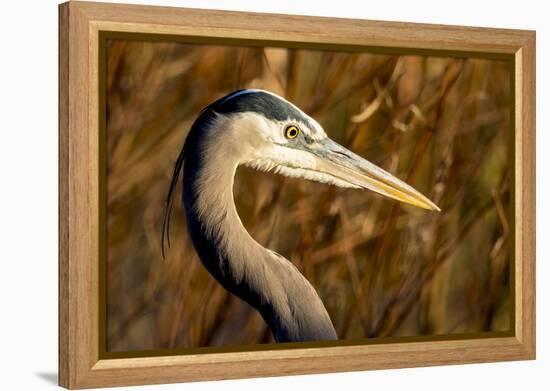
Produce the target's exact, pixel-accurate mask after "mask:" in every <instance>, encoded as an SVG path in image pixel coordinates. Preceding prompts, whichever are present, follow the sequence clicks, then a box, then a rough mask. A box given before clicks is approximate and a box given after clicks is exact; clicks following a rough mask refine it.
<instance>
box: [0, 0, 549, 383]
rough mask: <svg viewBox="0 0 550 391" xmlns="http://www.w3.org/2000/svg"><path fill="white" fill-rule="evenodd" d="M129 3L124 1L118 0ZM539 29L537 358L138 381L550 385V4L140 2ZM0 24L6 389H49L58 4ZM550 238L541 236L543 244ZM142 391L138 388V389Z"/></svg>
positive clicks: (21, 4)
mask: <svg viewBox="0 0 550 391" xmlns="http://www.w3.org/2000/svg"><path fill="white" fill-rule="evenodd" d="M120 2H123V1H120ZM133 2H134V3H144V4H159V5H176V6H187V7H198V8H217V9H233V10H246V11H257V12H275V13H292V14H303V15H322V16H339V17H354V18H365V19H382V20H398V21H411V22H412V21H414V22H426V23H443V24H459V25H474V26H488V27H505V28H522V29H531V30H537V53H538V55H537V57H538V58H537V70H538V72H537V102H538V105H537V106H538V113H537V167H538V170H537V171H538V172H537V183H538V186H537V199H538V200H539V202H538V205H537V232H538V240H537V260H538V262H537V277H538V278H537V330H538V343H537V356H538V359H537V360H536V361H528V362H511V363H496V364H478V365H461V366H447V367H436V368H421V369H404V370H386V371H372V372H362V373H345V374H330V375H316V376H295V377H284V378H270V379H255V380H237V381H224V382H205V383H194V384H185V385H181V384H176V385H168V386H156V387H149V386H146V387H141V388H140V389H144V388H145V389H149V388H152V389H155V390H161V389H162V390H164V389H166V390H168V389H170V390H175V389H186V390H215V389H219V388H220V387H223V388H224V389H225V390H256V389H264V390H271V389H278V390H279V389H282V388H287V389H294V388H298V387H300V388H302V387H304V388H307V389H310V390H313V389H341V390H342V389H348V388H356V389H366V388H368V389H383V390H388V389H389V390H393V389H401V390H404V389H406V390H438V391H440V390H445V391H450V390H468V389H472V390H481V389H485V390H489V389H491V390H517V389H526V390H542V389H546V390H548V389H550V388H549V387H550V375H549V372H550V359H549V355H550V346H549V341H548V329H549V327H550V324H549V316H550V315H549V313H550V306H549V305H548V295H549V286H550V282H549V280H548V277H549V275H548V272H549V268H548V265H547V262H546V261H547V259H548V257H549V255H550V248H549V242H548V232H549V230H550V220H549V219H550V216H549V213H548V203H547V202H545V201H546V200H547V199H548V198H549V197H550V187H549V185H548V183H549V182H548V177H547V175H548V172H549V171H550V153H549V152H548V151H546V150H547V149H549V148H550V140H549V133H548V130H549V129H548V120H549V115H548V112H549V109H550V108H549V103H550V102H549V90H550V85H549V83H548V80H549V77H548V73H549V72H550V64H549V59H548V48H549V42H548V41H549V34H550V32H549V28H548V24H550V21H549V18H548V16H549V15H550V12H546V11H545V10H544V8H545V3H546V4H547V2H545V1H527V0H523V1H517V0H516V1H514V2H508V1H506V2H505V1H491V2H484V1H480V0H476V1H470V0H462V1H459V2H457V1H454V2H445V1H441V0H439V1H423V0H413V1H410V0H408V1H407V0H402V1H401V0H399V1H397V0H389V1H358V0H355V1H352V0H336V1H334V0H331V1H327V2H321V1H314V0H309V1H301V2H298V1H296V0H295V1H292V0H275V1H258V0H256V1H252V0H251V1H245V0H242V1H238V0H231V1H221V0H218V1H216V0H187V1H184V0H182V1H168V0H162V1H137V0H136V1H133ZM1 9H2V11H1V13H0V18H1V21H0V29H1V35H0V36H1V46H0V98H1V102H0V108H1V111H0V169H1V176H0V227H1V230H2V231H1V234H0V238H1V240H0V246H1V248H0V251H1V252H0V254H1V255H0V257H1V258H0V262H1V264H0V279H1V282H0V289H1V292H0V293H1V294H0V298H1V300H2V301H1V307H0V328H1V330H0V338H1V343H0V360H2V363H1V365H2V371H1V373H0V388H1V389H3V390H18V389H25V390H37V389H48V388H50V389H51V388H54V387H56V386H55V383H56V378H57V1H52V0H47V1H45V0H39V1H30V0H26V1H5V2H2V4H1ZM545 239H546V241H545ZM135 389H138V388H137V387H136V388H135Z"/></svg>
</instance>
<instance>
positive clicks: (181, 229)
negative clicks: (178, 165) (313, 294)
mask: <svg viewBox="0 0 550 391" xmlns="http://www.w3.org/2000/svg"><path fill="white" fill-rule="evenodd" d="M510 71H511V68H510V66H509V64H508V63H506V62H499V61H494V60H485V59H460V58H439V57H424V56H416V55H403V56H396V55H381V54H368V53H345V52H334V51H310V50H290V49H284V48H259V47H238V46H208V45H191V44H189V45H187V44H175V43H161V42H140V41H124V40H111V41H109V42H108V48H107V75H106V77H107V187H108V190H107V191H108V194H107V208H108V210H107V221H108V228H107V234H108V240H107V253H108V256H107V281H106V282H107V341H108V347H107V349H108V351H130V350H132V351H135V350H149V349H167V348H184V347H202V346H229V345H240V344H257V343H269V342H273V339H272V336H271V333H270V331H269V329H267V326H266V325H265V323H264V322H263V320H262V319H261V317H260V315H259V314H258V313H257V312H256V311H255V310H253V309H252V308H251V307H249V306H248V305H247V304H245V303H244V302H242V301H240V300H239V299H237V298H236V297H234V296H232V295H231V294H228V293H227V292H226V291H225V290H224V289H223V288H222V287H221V286H220V285H218V284H217V283H216V282H215V280H214V279H213V278H212V277H211V276H210V275H209V274H208V272H207V271H206V270H205V269H204V268H203V266H202V265H201V263H200V260H199V259H198V258H197V255H196V254H195V251H194V249H193V247H192V244H191V242H190V240H189V238H188V236H187V232H186V226H185V216H184V212H183V209H182V208H181V205H180V203H179V202H178V203H177V205H175V207H174V210H173V215H172V222H173V223H172V230H171V237H172V248H171V249H170V250H169V251H168V252H167V258H166V259H165V260H163V258H162V253H161V241H160V240H161V230H162V220H163V215H164V207H165V200H166V194H167V191H168V187H169V183H170V178H171V175H172V170H173V165H174V162H175V159H176V157H177V156H178V153H179V151H180V148H181V146H182V144H183V142H184V139H185V136H186V133H187V131H188V129H189V127H190V125H191V124H192V122H193V120H194V119H195V117H196V116H197V114H198V113H199V111H200V110H201V109H202V108H203V107H204V106H206V105H208V104H209V103H210V102H212V101H214V100H215V99H217V98H219V97H221V96H223V95H225V94H227V93H229V92H231V91H233V90H235V89H239V88H252V87H255V88H263V89H267V90H270V91H273V92H275V93H277V94H280V95H282V96H285V97H286V98H287V99H289V100H290V101H292V102H293V103H295V104H296V105H298V106H299V107H300V108H302V109H303V110H304V111H305V112H307V113H308V114H310V115H311V116H313V117H314V118H315V119H317V120H318V121H319V122H320V123H321V125H323V127H324V128H325V130H326V131H327V133H328V135H329V136H330V137H331V138H333V139H334V140H336V141H338V142H339V143H341V144H343V145H345V146H347V147H349V148H350V149H351V150H353V151H355V152H356V153H358V154H360V155H362V156H364V157H366V158H367V159H369V160H370V161H371V162H373V163H375V164H377V165H380V166H381V167H383V168H384V169H386V170H388V171H390V172H391V173H393V174H395V175H396V176H398V177H399V178H401V179H404V180H406V181H407V182H408V183H409V184H411V185H412V186H414V187H415V188H416V189H418V190H419V191H421V192H422V193H424V194H426V195H427V196H428V197H429V198H431V199H432V200H433V201H435V202H436V203H437V204H438V205H439V206H440V207H441V209H442V212H441V213H433V212H427V211H424V210H421V209H416V208H414V207H409V206H406V205H403V204H400V203H397V202H395V201H392V200H389V199H384V198H382V197H380V196H378V195H376V194H374V193H371V192H364V191H357V190H345V189H340V188H336V187H332V186H326V185H323V184H317V183H313V182H307V181H305V180H299V179H289V178H285V177H282V176H277V175H274V174H266V173H260V172H257V171H254V170H251V169H246V168H239V170H238V173H237V177H236V182H235V187H234V194H235V201H236V203H237V208H238V210H239V213H240V216H241V218H242V220H243V223H244V225H245V227H246V228H247V229H248V230H249V232H250V233H251V235H252V236H253V237H254V238H255V239H256V240H257V241H258V242H260V243H261V244H262V245H264V246H266V247H268V248H270V249H272V250H275V251H277V252H278V253H280V254H282V255H284V256H285V257H287V258H288V259H290V260H291V261H292V262H294V263H295V264H296V265H297V267H298V268H299V269H300V270H301V272H302V273H303V274H304V275H305V276H306V277H307V279H308V280H309V281H310V282H311V283H312V284H313V286H314V287H315V288H316V289H317V291H318V293H319V295H320V296H321V298H322V300H323V302H324V303H325V305H326V307H327V310H328V312H329V314H330V316H331V318H332V321H333V323H334V325H335V328H336V330H337V333H338V335H339V338H341V339H358V338H365V337H368V338H371V337H384V336H416V335H435V334H453V333H476V332H485V331H502V330H508V329H509V328H510V327H511V318H510V317H511V310H512V307H511V306H512V302H511V297H510V293H511V288H510V269H509V264H510V256H511V251H510V237H509V232H510V224H511V223H512V222H511V221H510V220H509V218H510V207H511V195H510V187H511V184H512V181H511V175H512V174H513V172H512V171H511V166H510V165H509V164H508V161H509V158H510V157H511V156H512V151H511V150H510V149H509V141H510V129H511V124H512V117H511V108H512V104H513V96H512V90H511V83H510V82H511V73H510ZM176 198H177V200H178V201H179V200H180V199H181V193H180V187H178V195H177V196H176Z"/></svg>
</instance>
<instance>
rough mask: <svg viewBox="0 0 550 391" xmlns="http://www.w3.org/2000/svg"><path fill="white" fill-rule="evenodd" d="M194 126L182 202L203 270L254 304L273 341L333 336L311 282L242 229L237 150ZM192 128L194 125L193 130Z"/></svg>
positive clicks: (324, 338)
mask: <svg viewBox="0 0 550 391" xmlns="http://www.w3.org/2000/svg"><path fill="white" fill-rule="evenodd" d="M198 128H199V127H194V131H195V132H199V134H194V135H192V134H190V135H189V136H188V139H187V141H186V145H185V151H186V152H185V163H184V167H183V170H184V176H183V177H184V184H183V201H184V205H185V210H186V217H187V223H188V227H189V232H190V235H191V238H192V241H193V244H194V246H195V249H196V250H197V253H198V254H199V257H200V258H201V260H202V262H203V264H204V265H205V267H206V268H207V269H208V271H209V272H210V273H211V274H212V275H213V276H214V277H215V278H216V279H217V280H218V282H219V283H220V284H222V285H223V286H224V288H225V289H227V290H228V291H230V292H232V293H233V294H235V295H237V296H238V297H240V298H241V299H243V300H244V301H246V302H248V303H249V304H250V305H252V306H253V307H255V308H256V309H257V310H258V311H259V312H260V313H261V315H262V316H263V318H264V319H265V321H266V322H267V324H268V325H269V327H270V329H271V331H272V332H273V335H274V337H275V340H276V341H278V342H297V341H314V340H329V339H336V338H337V337H336V332H335V331H334V327H333V326H332V323H331V321H330V318H329V315H328V313H327V311H326V309H325V307H324V306H323V303H322V302H321V299H320V298H319V296H318V295H317V293H316V292H315V289H314V288H313V287H312V286H311V284H310V283H309V282H308V281H307V280H306V279H305V278H304V277H303V276H302V274H301V273H300V272H299V271H298V270H297V269H296V267H295V266H294V265H293V264H292V263H291V262H289V261H288V260H286V259H285V258H283V257H282V256H280V255H278V254H276V253H274V252H273V251H270V250H268V249H265V248H264V247H262V246H261V245H260V244H259V243H257V242H256V241H255V240H254V239H253V238H252V237H251V236H250V234H249V233H248V232H247V231H246V229H245V228H244V226H243V224H242V222H241V220H240V218H239V216H238V214H237V210H236V207H235V203H234V200H233V181H234V176H235V172H236V169H237V166H238V165H239V158H240V156H239V155H240V153H242V151H239V150H238V148H236V147H235V145H232V144H231V142H230V141H229V140H227V139H226V140H224V137H223V136H221V137H220V136H219V134H218V135H217V136H215V137H209V133H210V136H212V133H211V132H214V131H215V132H220V131H223V130H221V129H215V128H213V127H212V126H209V127H202V128H201V129H198ZM192 131H193V129H192Z"/></svg>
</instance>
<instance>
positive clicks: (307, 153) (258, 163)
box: [210, 90, 440, 210]
mask: <svg viewBox="0 0 550 391" xmlns="http://www.w3.org/2000/svg"><path fill="white" fill-rule="evenodd" d="M210 108H211V109H212V110H213V111H214V112H216V113H218V114H220V116H219V117H220V118H221V119H222V120H223V121H224V122H225V121H226V123H225V124H224V128H226V129H227V128H229V132H228V134H230V138H228V139H227V140H225V141H224V142H225V143H226V148H227V150H230V151H234V150H238V154H239V163H240V164H244V165H247V166H250V167H253V168H256V169H259V170H264V171H274V172H276V173H279V174H283V175H286V176H290V177H299V178H305V179H309V180H313V181H318V182H323V183H329V184H334V185H337V186H341V187H349V188H356V189H368V190H372V191H374V192H376V193H379V194H382V195H384V196H387V197H390V198H393V199H396V200H398V201H401V202H405V203H408V204H412V205H415V206H418V207H421V208H424V209H430V210H440V209H439V208H438V207H437V206H436V205H435V204H434V203H433V202H432V201H430V200H429V199H428V198H427V197H425V196H424V195H422V194H421V193H420V192H418V191H417V190H415V189H414V188H412V187H411V186H409V185H408V184H406V183H405V182H403V181H401V180H400V179H398V178H396V177H395V176H393V175H391V174H390V173H388V172H386V171H385V170H383V169H381V168H379V167H377V166H376V165H374V164H372V163H371V162H369V161H368V160H366V159H364V158H362V157H361V156H359V155H357V154H355V153H353V152H351V151H350V150H348V149H347V148H344V147H343V146H341V145H339V144H338V143H336V142H335V141H333V140H331V139H330V138H329V137H328V136H327V134H326V133H325V131H324V130H323V128H322V126H321V125H320V124H319V123H318V122H317V121H315V120H314V119H313V118H311V117H310V116H308V115H307V114H305V113H304V112H303V111H301V110H300V109H299V108H298V107H296V106H295V105H293V104H292V103H290V102H288V101H287V100H285V99H283V98H282V97H280V96H278V95H275V94H273V93H271V92H268V91H264V90H240V91H236V92H234V93H232V94H230V95H227V96H226V97H224V98H222V99H220V100H218V101H217V102H215V103H214V104H212V105H211V106H210Z"/></svg>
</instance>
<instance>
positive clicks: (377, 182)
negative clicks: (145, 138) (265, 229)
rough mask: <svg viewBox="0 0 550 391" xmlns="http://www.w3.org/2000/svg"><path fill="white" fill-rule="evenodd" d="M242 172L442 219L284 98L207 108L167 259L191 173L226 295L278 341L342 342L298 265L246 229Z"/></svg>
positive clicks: (189, 203)
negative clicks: (326, 187)
mask: <svg viewBox="0 0 550 391" xmlns="http://www.w3.org/2000/svg"><path fill="white" fill-rule="evenodd" d="M241 164H242V165H246V166H249V167H253V168H256V169H259V170H263V171H274V172H276V173H279V174H283V175H286V176H290V177H299V178H305V179H310V180H314V181H318V182H324V183H329V184H333V185H337V186H341V187H351V188H356V189H369V190H373V191H375V192H377V193H380V194H382V195H385V196H387V197H391V198H394V199H396V200H399V201H402V202H406V203H409V204H413V205H416V206H419V207H421V208H425V209H431V210H439V208H438V207H437V206H436V205H435V204H434V203H433V202H431V201H430V200H429V199H428V198H426V197H425V196H423V195H422V194H420V193H419V192H418V191H416V190H415V189H413V188H412V187H411V186H409V185H407V184H406V183H404V182H402V181H400V180H399V179H397V178H395V177H394V176H392V175H391V174H389V173H388V172H386V171H384V170H382V169H381V168H379V167H377V166H375V165H374V164H372V163H370V162H368V161H367V160H365V159H363V158H362V157H360V156H358V155H356V154H354V153H353V152H351V151H349V150H347V149H346V148H344V147H342V146H341V145H339V144H337V143H335V142H334V141H332V140H331V139H329V138H328V137H327V134H326V133H325V131H324V130H323V128H322V127H321V125H319V123H318V122H317V121H315V120H314V119H313V118H311V117H309V116H308V115H307V114H305V113H304V112H302V111H301V110H300V109H299V108H298V107H296V106H294V105H293V104H292V103H290V102H288V101H287V100H285V99H283V98H282V97H280V96H278V95H276V94H274V93H271V92H268V91H264V90H253V89H245V90H238V91H235V92H233V93H231V94H229V95H226V96H225V97H223V98H221V99H219V100H217V101H215V102H214V103H212V104H210V105H209V106H208V107H206V108H205V109H204V110H203V111H202V112H201V113H200V114H199V116H198V118H197V119H196V120H195V122H194V123H193V125H192V127H191V130H190V131H189V134H188V135H187V138H186V140H185V143H184V146H183V148H182V150H181V153H180V155H179V157H178V159H177V161H176V164H175V168H174V174H173V177H172V182H171V185H170V190H169V192H168V200H167V206H166V213H165V219H164V226H163V234H162V238H163V254H164V237H165V232H166V231H168V232H169V225H170V212H171V208H172V204H173V196H174V191H175V187H176V184H177V182H178V178H179V175H180V172H181V171H182V169H183V178H184V180H183V194H182V196H183V204H184V208H185V212H186V217H187V225H188V230H189V233H190V235H191V240H192V242H193V245H194V247H195V249H196V251H197V253H198V255H199V257H200V259H201V261H202V263H203V264H204V266H205V267H206V268H207V269H208V271H209V272H210V273H211V274H212V275H213V276H214V277H215V278H216V280H217V281H218V282H219V283H220V284H221V285H222V286H223V287H224V288H225V289H227V290H228V291H229V292H231V293H233V294H234V295H236V296H238V297H239V298H241V299H242V300H244V301H246V302H247V303H249V304H250V305H251V306H253V307H254V308H256V309H257V310H258V311H259V312H260V314H261V315H262V317H263V319H264V320H265V322H266V323H267V324H268V326H269V328H270V329H271V331H272V333H273V336H274V338H275V340H276V341H277V342H299V341H319V340H334V339H337V335H336V331H335V330H334V326H333V325H332V322H331V320H330V317H329V315H328V313H327V310H326V309H325V307H324V305H323V302H322V301H321V299H320V297H319V296H318V294H317V292H316V291H315V289H314V288H313V286H312V285H311V284H310V283H309V282H308V281H307V280H306V278H305V277H304V276H303V275H302V274H301V273H300V272H299V271H298V269H297V268H296V267H295V266H294V265H293V264H292V263H291V262H290V261H288V260H287V259H285V258H284V257H282V256H281V255H279V254H277V253H275V252H273V251H271V250H268V249H266V248H264V247H263V246H261V245H260V244H259V243H258V242H256V241H255V240H254V239H253V238H252V237H251V236H250V235H249V233H248V232H247V231H246V229H245V228H244V226H243V224H242V222H241V220H240V218H239V216H238V215H237V210H236V207H235V203H234V200H233V180H234V176H235V172H236V169H237V166H239V165H241ZM168 245H170V238H169V236H168Z"/></svg>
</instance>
